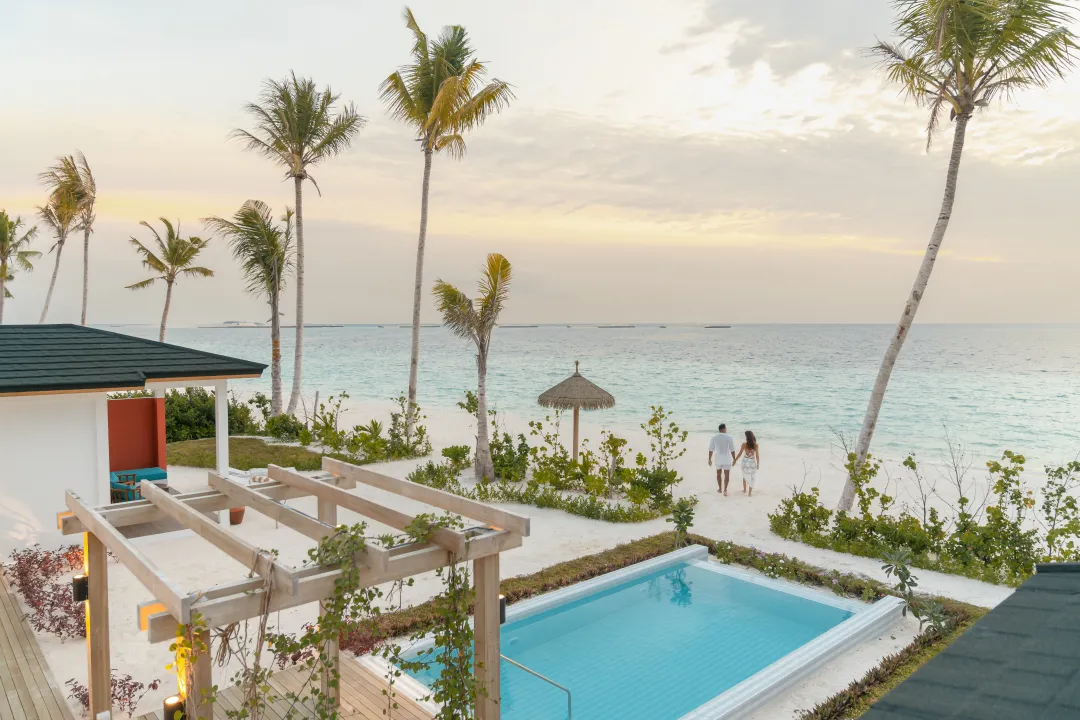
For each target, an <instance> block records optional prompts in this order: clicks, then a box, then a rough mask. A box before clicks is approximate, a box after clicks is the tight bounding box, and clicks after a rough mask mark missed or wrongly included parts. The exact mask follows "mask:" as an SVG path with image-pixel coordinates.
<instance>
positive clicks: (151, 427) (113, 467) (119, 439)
mask: <svg viewBox="0 0 1080 720" xmlns="http://www.w3.org/2000/svg"><path fill="white" fill-rule="evenodd" d="M146 467H161V468H164V467H165V399H164V398H130V399H120V400H110V401H109V471H110V472H115V471H117V470H135V469H138V468H146Z"/></svg>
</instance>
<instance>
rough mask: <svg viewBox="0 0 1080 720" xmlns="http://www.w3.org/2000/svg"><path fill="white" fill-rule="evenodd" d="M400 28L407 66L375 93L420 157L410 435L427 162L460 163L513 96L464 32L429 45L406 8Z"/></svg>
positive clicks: (445, 34) (449, 32) (409, 416)
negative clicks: (407, 44) (407, 130)
mask: <svg viewBox="0 0 1080 720" xmlns="http://www.w3.org/2000/svg"><path fill="white" fill-rule="evenodd" d="M405 25H406V27H408V28H409V30H411V31H412V34H413V48H412V62H411V63H409V64H408V65H406V66H404V67H403V68H401V69H400V70H398V71H397V72H395V73H393V74H391V75H390V77H388V78H386V80H384V81H383V83H382V85H381V86H380V88H379V90H380V92H381V93H382V99H383V102H384V103H386V107H387V109H388V110H389V112H390V115H391V116H393V117H394V118H396V119H398V120H401V121H403V122H405V123H407V124H408V125H411V126H412V127H413V129H414V130H416V139H417V141H418V142H419V143H420V150H421V151H422V152H423V153H424V182H423V185H422V188H421V191H420V192H421V194H420V237H419V240H417V243H416V278H415V282H414V284H413V316H412V350H411V355H410V358H409V410H408V412H407V413H406V421H405V433H406V435H411V433H412V427H413V422H414V420H415V414H416V413H415V412H413V409H414V408H415V407H416V381H417V372H418V370H419V364H420V293H421V288H422V287H423V284H424V247H425V244H426V243H427V221H428V191H429V189H430V187H431V161H432V158H433V156H434V155H435V153H437V152H445V153H446V154H447V155H449V156H450V157H452V158H462V157H464V156H465V139H464V134H465V133H466V132H467V131H469V130H471V129H473V128H475V127H478V126H480V125H482V124H483V123H484V121H485V120H486V119H487V118H488V116H489V115H491V114H492V113H497V112H499V111H500V110H502V109H503V108H505V107H506V106H507V105H509V104H510V101H511V100H512V99H513V98H514V93H513V91H512V90H511V88H510V85H508V84H507V83H505V82H503V81H501V80H497V79H493V80H492V81H491V82H489V83H486V84H485V83H484V76H485V75H486V74H487V67H485V65H484V63H482V62H480V61H479V60H476V59H475V58H474V57H473V49H472V47H471V46H470V45H469V37H468V34H467V33H466V32H465V28H463V27H461V26H460V25H452V26H449V27H446V28H443V31H442V33H441V34H440V35H439V37H438V38H437V39H436V40H435V41H434V42H430V41H429V40H428V37H427V35H425V34H424V33H423V31H422V30H420V26H419V25H418V24H417V22H416V18H415V17H413V14H412V11H411V10H409V8H405Z"/></svg>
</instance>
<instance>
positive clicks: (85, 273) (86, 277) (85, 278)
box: [80, 227, 90, 325]
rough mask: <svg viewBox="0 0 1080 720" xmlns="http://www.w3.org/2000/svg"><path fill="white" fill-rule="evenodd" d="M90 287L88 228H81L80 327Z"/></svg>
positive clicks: (83, 322)
mask: <svg viewBox="0 0 1080 720" xmlns="http://www.w3.org/2000/svg"><path fill="white" fill-rule="evenodd" d="M89 287H90V228H89V227H85V228H83V246H82V320H81V321H80V324H81V325H85V324H86V296H87V291H88V289H89Z"/></svg>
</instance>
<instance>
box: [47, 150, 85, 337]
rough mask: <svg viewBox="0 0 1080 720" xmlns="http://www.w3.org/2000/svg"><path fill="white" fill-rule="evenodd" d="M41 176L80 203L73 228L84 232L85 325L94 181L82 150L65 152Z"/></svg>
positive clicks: (50, 185) (50, 184)
mask: <svg viewBox="0 0 1080 720" xmlns="http://www.w3.org/2000/svg"><path fill="white" fill-rule="evenodd" d="M41 179H42V181H43V182H45V183H46V185H48V186H49V187H51V188H53V189H54V191H58V190H63V191H64V192H66V193H68V194H70V195H71V196H72V197H73V198H75V199H76V202H77V203H78V205H79V209H78V220H77V222H76V225H75V227H74V228H73V229H74V230H82V232H83V293H82V316H81V320H80V322H81V324H83V325H85V324H86V305H87V299H88V294H89V288H90V234H91V233H93V232H94V220H95V219H96V218H95V217H94V203H95V202H97V181H95V180H94V173H93V172H92V171H91V170H90V164H89V163H88V162H87V161H86V156H85V155H83V154H82V152H81V151H78V150H76V151H75V155H74V156H72V155H65V156H64V157H61V158H59V159H58V160H57V163H56V165H53V166H52V167H50V168H49V169H48V170H46V171H45V172H43V173H42V174H41Z"/></svg>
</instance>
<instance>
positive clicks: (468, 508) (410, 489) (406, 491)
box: [322, 456, 529, 537]
mask: <svg viewBox="0 0 1080 720" xmlns="http://www.w3.org/2000/svg"><path fill="white" fill-rule="evenodd" d="M322 468H323V470H325V471H326V472H329V473H333V474H334V475H337V476H340V477H344V478H348V479H349V480H351V481H353V482H354V483H359V484H361V485H367V486H369V487H373V488H378V489H379V490H385V491H386V492H390V493H394V494H395V495H401V496H402V497H407V498H409V499H411V500H417V501H419V502H422V503H426V504H428V505H434V506H435V507H438V508H442V509H444V510H449V511H450V512H452V513H456V514H458V515H461V516H462V517H467V518H469V519H471V520H477V521H479V522H482V523H484V524H485V525H490V526H492V527H496V528H499V529H502V530H509V531H510V532H514V533H517V534H518V535H522V536H524V537H528V536H529V518H527V517H524V516H522V515H515V514H514V513H512V512H507V511H506V510H502V509H500V508H497V507H492V506H491V505H485V504H484V503H482V502H477V501H476V500H470V499H469V498H464V497H461V496H460V495H454V494H453V493H448V492H446V491H445V490H437V489H436V488H431V487H428V486H427V485H420V484H418V483H414V482H409V481H408V480H399V479H398V478H394V477H390V476H389V475H383V474H381V473H377V472H372V471H371V470H368V469H366V468H363V467H360V466H359V465H353V464H351V463H347V462H342V461H341V460H335V459H334V458H329V457H326V456H323V459H322Z"/></svg>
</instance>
